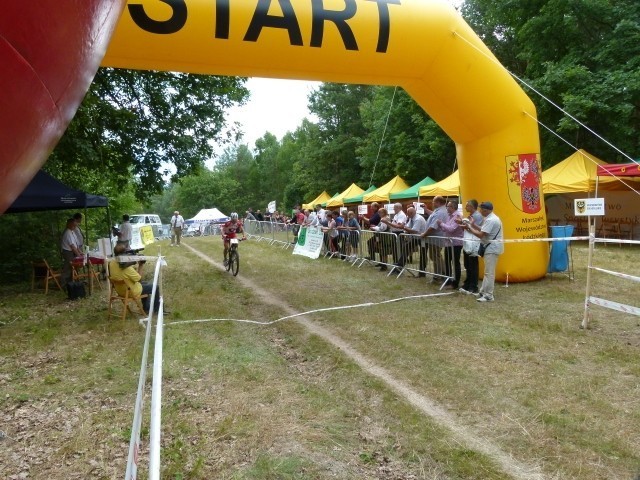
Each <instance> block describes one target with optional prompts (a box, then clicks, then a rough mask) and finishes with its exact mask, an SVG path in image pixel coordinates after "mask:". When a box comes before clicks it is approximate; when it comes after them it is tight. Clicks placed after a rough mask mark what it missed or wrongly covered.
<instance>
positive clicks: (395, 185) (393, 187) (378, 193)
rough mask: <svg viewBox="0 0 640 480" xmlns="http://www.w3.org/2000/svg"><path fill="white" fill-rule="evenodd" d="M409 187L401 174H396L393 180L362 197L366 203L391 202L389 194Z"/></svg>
mask: <svg viewBox="0 0 640 480" xmlns="http://www.w3.org/2000/svg"><path fill="white" fill-rule="evenodd" d="M407 188H409V185H407V183H406V182H405V181H404V180H403V179H402V178H400V176H399V175H396V176H395V177H394V178H393V179H392V180H390V181H388V182H387V183H385V184H384V185H382V186H381V187H380V188H378V189H376V190H374V191H373V192H371V193H368V194H366V195H365V196H364V197H362V201H363V202H364V203H370V202H389V196H390V195H391V194H392V193H396V192H401V191H402V190H406V189H407Z"/></svg>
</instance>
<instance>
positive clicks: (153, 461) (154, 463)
mask: <svg viewBox="0 0 640 480" xmlns="http://www.w3.org/2000/svg"><path fill="white" fill-rule="evenodd" d="M163 306H164V300H163V298H162V297H160V308H159V309H158V320H157V323H156V343H155V346H154V349H153V377H152V378H153V383H152V386H151V425H150V441H149V480H160V433H161V427H162V421H161V418H162V337H163V321H164V311H163Z"/></svg>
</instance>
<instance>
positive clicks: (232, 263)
mask: <svg viewBox="0 0 640 480" xmlns="http://www.w3.org/2000/svg"><path fill="white" fill-rule="evenodd" d="M229 267H230V268H231V273H233V276H234V277H235V276H236V275H238V271H239V270H240V255H239V254H238V252H237V251H233V252H231V255H230V256H229Z"/></svg>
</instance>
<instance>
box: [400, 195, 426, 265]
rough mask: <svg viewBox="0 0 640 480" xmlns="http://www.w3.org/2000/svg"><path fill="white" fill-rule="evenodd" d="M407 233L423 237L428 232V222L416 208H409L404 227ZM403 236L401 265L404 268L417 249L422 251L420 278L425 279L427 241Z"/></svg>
mask: <svg viewBox="0 0 640 480" xmlns="http://www.w3.org/2000/svg"><path fill="white" fill-rule="evenodd" d="M403 230H404V232H405V233H407V234H409V235H422V234H423V233H424V232H426V231H427V221H426V220H425V219H424V217H423V216H422V215H420V214H419V213H418V212H417V211H416V209H415V207H409V208H407V224H406V225H405V226H404V227H403ZM409 235H402V236H401V237H400V238H401V239H402V242H401V251H402V255H401V257H400V262H399V263H400V264H401V265H402V266H404V264H405V262H406V258H407V256H408V255H410V254H411V253H413V252H414V251H415V249H416V247H417V248H418V249H419V251H420V265H419V267H418V268H419V269H420V272H419V273H418V277H424V276H425V271H426V269H427V248H426V241H425V240H424V239H422V238H417V237H415V236H409Z"/></svg>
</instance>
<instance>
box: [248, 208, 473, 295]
mask: <svg viewBox="0 0 640 480" xmlns="http://www.w3.org/2000/svg"><path fill="white" fill-rule="evenodd" d="M300 228H307V227H305V226H302V227H300V226H298V225H292V224H287V223H274V222H259V221H256V220H245V222H244V229H245V233H246V235H247V236H248V237H249V238H253V239H255V240H257V241H258V242H260V241H267V242H269V244H270V245H279V246H281V247H282V248H289V247H291V246H293V245H295V241H296V239H297V234H298V231H299V229H300ZM337 233H338V234H337V236H333V237H332V236H331V233H330V232H325V233H324V240H323V246H322V251H321V256H324V257H325V258H339V259H341V260H343V261H345V262H348V263H350V264H351V265H353V266H356V267H358V268H360V267H362V266H363V265H365V264H366V265H373V266H376V267H378V268H380V270H381V271H386V272H388V273H387V276H391V275H396V278H397V277H400V276H401V275H402V274H404V273H407V274H409V275H414V276H417V277H426V276H430V277H431V278H432V280H433V281H434V282H436V283H440V284H441V285H440V288H441V289H442V288H444V286H445V285H446V284H447V282H448V281H453V280H454V275H456V273H457V275H456V276H457V277H458V278H459V276H460V273H459V271H457V270H456V269H457V268H459V267H455V266H454V264H453V260H456V261H457V262H458V265H459V260H460V253H459V252H460V249H461V247H460V249H459V250H458V254H457V256H456V255H455V254H454V252H453V250H452V249H451V250H449V251H447V249H448V248H449V247H451V239H449V238H448V237H429V238H428V239H425V238H421V237H420V236H419V235H409V234H399V235H398V234H395V233H390V232H374V231H371V230H359V231H356V230H346V229H345V230H341V229H338V232H337Z"/></svg>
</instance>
